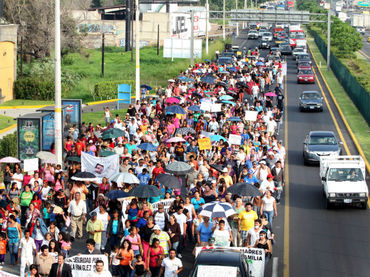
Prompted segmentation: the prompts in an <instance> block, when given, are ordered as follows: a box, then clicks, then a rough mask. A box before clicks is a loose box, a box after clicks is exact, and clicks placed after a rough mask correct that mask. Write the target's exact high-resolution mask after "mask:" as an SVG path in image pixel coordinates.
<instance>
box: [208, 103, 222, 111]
mask: <svg viewBox="0 0 370 277" xmlns="http://www.w3.org/2000/svg"><path fill="white" fill-rule="evenodd" d="M221 106H222V104H218V103H216V104H213V105H212V106H211V112H213V113H218V112H221V111H222V109H221Z"/></svg>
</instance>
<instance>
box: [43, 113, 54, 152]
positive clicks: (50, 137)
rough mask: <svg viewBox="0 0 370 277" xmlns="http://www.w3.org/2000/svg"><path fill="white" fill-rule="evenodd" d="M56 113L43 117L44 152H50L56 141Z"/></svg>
mask: <svg viewBox="0 0 370 277" xmlns="http://www.w3.org/2000/svg"><path fill="white" fill-rule="evenodd" d="M54 114H55V113H49V114H46V115H45V116H43V117H42V150H44V151H50V150H51V146H52V145H53V144H54V141H55V116H54Z"/></svg>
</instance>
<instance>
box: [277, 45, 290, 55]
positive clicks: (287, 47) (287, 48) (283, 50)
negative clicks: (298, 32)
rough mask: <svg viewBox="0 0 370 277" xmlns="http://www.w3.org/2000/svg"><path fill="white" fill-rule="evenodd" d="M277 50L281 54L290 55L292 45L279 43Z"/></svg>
mask: <svg viewBox="0 0 370 277" xmlns="http://www.w3.org/2000/svg"><path fill="white" fill-rule="evenodd" d="M279 51H280V53H281V54H282V55H291V54H292V47H290V45H285V44H280V45H279Z"/></svg>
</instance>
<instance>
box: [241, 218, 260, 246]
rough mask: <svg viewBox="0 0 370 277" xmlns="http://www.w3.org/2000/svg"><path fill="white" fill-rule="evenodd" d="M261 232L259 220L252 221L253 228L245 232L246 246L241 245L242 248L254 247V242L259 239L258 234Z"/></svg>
mask: <svg viewBox="0 0 370 277" xmlns="http://www.w3.org/2000/svg"><path fill="white" fill-rule="evenodd" d="M261 231H262V228H261V220H260V219H256V220H255V221H254V227H253V228H251V229H249V230H248V232H247V240H246V242H245V243H246V245H243V246H244V247H254V245H255V244H256V241H257V240H258V239H259V235H260V232H261Z"/></svg>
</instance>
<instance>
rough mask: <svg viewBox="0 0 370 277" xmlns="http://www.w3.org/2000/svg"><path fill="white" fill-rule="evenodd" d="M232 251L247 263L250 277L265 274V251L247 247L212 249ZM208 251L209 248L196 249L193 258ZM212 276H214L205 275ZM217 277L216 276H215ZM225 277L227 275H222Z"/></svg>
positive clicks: (259, 276) (258, 276) (261, 276)
mask: <svg viewBox="0 0 370 277" xmlns="http://www.w3.org/2000/svg"><path fill="white" fill-rule="evenodd" d="M216 248H219V249H233V250H238V251H240V252H241V253H243V254H244V257H245V260H246V262H247V263H248V267H249V273H250V276H253V277H263V276H264V272H265V250H264V249H260V248H247V247H218V246H214V247H212V249H216ZM205 249H209V247H196V248H195V257H197V256H198V255H199V253H200V252H201V251H202V250H205ZM207 276H214V275H207ZM215 276H218V275H215ZM223 276H227V275H223ZM232 276H234V275H232Z"/></svg>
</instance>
